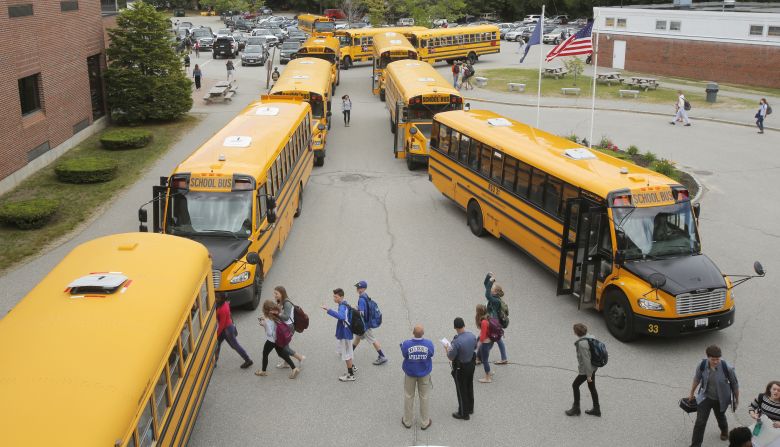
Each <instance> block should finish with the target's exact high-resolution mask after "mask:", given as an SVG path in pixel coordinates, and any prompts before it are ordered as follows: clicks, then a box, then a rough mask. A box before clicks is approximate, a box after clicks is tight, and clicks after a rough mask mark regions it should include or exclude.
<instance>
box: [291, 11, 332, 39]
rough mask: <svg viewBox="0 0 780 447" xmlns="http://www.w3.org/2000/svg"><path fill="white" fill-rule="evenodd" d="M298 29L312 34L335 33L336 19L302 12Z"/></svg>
mask: <svg viewBox="0 0 780 447" xmlns="http://www.w3.org/2000/svg"><path fill="white" fill-rule="evenodd" d="M298 29H299V30H301V31H303V32H304V33H306V34H310V35H315V34H323V35H326V34H330V35H333V31H334V30H335V29H336V21H335V20H333V19H331V18H330V17H325V16H318V15H314V14H301V15H299V16H298Z"/></svg>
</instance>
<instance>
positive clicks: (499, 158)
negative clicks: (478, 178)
mask: <svg viewBox="0 0 780 447" xmlns="http://www.w3.org/2000/svg"><path fill="white" fill-rule="evenodd" d="M503 168H504V154H502V153H501V152H498V151H493V169H491V170H490V173H491V175H490V176H491V177H492V179H493V181H494V182H496V183H498V184H499V185H500V184H501V175H502V171H503Z"/></svg>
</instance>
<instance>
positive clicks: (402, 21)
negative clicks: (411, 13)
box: [398, 17, 414, 26]
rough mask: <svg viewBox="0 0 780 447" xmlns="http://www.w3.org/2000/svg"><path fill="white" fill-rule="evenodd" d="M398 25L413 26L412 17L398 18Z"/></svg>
mask: <svg viewBox="0 0 780 447" xmlns="http://www.w3.org/2000/svg"><path fill="white" fill-rule="evenodd" d="M398 26H414V19H413V18H411V17H404V18H403V19H398Z"/></svg>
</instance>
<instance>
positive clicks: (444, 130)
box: [439, 124, 452, 154]
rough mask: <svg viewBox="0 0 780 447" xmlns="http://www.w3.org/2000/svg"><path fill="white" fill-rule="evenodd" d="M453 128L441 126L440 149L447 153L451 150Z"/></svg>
mask: <svg viewBox="0 0 780 447" xmlns="http://www.w3.org/2000/svg"><path fill="white" fill-rule="evenodd" d="M451 134H452V129H450V128H449V127H447V126H445V125H443V124H442V125H441V127H440V128H439V150H440V151H441V152H442V153H444V154H446V153H447V152H448V151H449V150H450V135H451Z"/></svg>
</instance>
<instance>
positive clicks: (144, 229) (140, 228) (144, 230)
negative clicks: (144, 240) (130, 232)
mask: <svg viewBox="0 0 780 447" xmlns="http://www.w3.org/2000/svg"><path fill="white" fill-rule="evenodd" d="M138 231H140V232H141V233H148V232H149V227H147V226H146V225H144V224H141V225H138Z"/></svg>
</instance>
